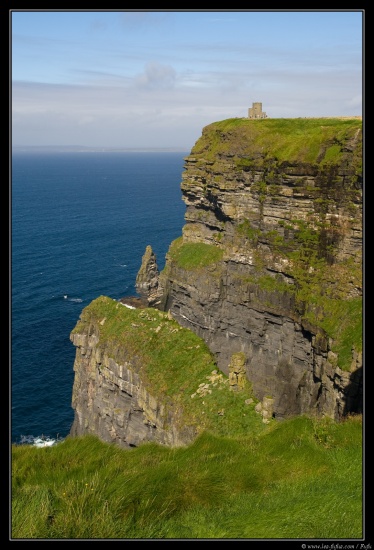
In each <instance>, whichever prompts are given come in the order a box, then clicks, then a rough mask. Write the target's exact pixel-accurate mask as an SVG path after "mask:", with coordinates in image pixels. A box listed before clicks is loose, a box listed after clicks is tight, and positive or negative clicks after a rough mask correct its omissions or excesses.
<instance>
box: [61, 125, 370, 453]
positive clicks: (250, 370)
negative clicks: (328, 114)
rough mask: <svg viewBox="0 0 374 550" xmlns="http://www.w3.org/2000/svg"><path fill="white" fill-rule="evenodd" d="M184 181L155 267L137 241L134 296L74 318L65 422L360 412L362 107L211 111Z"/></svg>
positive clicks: (178, 434) (195, 427)
mask: <svg viewBox="0 0 374 550" xmlns="http://www.w3.org/2000/svg"><path fill="white" fill-rule="evenodd" d="M181 189H182V197H183V200H184V202H185V204H186V214H185V222H186V223H185V225H184V227H183V230H182V236H181V237H179V238H178V239H176V240H175V241H174V242H172V243H171V245H170V248H169V250H168V253H167V255H166V263H165V267H164V269H163V270H162V271H161V273H160V272H159V270H158V268H157V263H156V257H155V255H154V253H153V251H152V248H151V246H150V245H149V246H147V249H146V251H145V254H144V256H143V260H142V263H141V267H140V270H139V273H138V276H137V278H136V289H137V292H138V295H139V297H138V298H134V299H133V300H130V299H128V300H127V299H124V300H123V303H121V302H115V301H113V300H110V299H109V298H106V297H100V298H98V299H97V300H95V301H94V302H92V303H91V304H90V305H89V306H88V307H87V308H85V310H83V312H82V315H81V318H80V320H79V322H78V323H77V326H76V327H75V329H74V330H73V331H72V334H71V340H72V342H73V344H74V345H75V346H76V347H77V351H76V359H75V363H74V370H75V379H74V388H73V401H72V406H73V408H74V410H75V419H74V423H73V426H72V429H71V434H72V435H83V434H85V433H94V434H96V435H98V436H99V437H101V438H102V439H104V440H105V441H113V442H116V443H118V444H119V445H122V446H125V447H126V446H127V447H128V446H137V445H139V444H140V443H142V442H146V441H157V442H159V443H162V444H165V445H170V446H178V445H184V444H188V443H189V442H191V441H192V440H193V439H194V438H195V437H196V435H197V434H198V433H200V432H201V431H202V430H205V429H210V430H212V431H215V432H216V433H225V434H229V433H232V432H233V431H234V432H235V433H238V432H237V431H236V428H234V426H235V425H236V424H235V423H238V422H239V425H240V429H241V430H244V431H245V430H250V429H253V426H254V425H255V424H256V421H253V418H254V417H256V413H261V415H257V417H258V418H260V417H262V423H267V422H269V420H270V419H271V418H275V419H282V418H286V417H289V416H292V415H297V414H303V413H307V414H316V415H326V416H329V417H331V418H333V419H335V420H340V419H341V418H343V417H344V416H345V415H347V414H350V413H360V412H362V371H363V363H362V121H361V120H360V119H358V118H356V119H354V118H353V119H334V118H324V119H261V120H249V119H229V120H224V121H221V122H216V123H214V124H211V125H209V126H207V127H205V128H204V129H203V132H202V136H201V138H200V139H198V140H197V142H196V144H195V146H194V147H193V148H192V151H191V154H190V155H189V156H188V157H186V158H185V167H184V171H183V174H182V183H181ZM126 303H127V307H126ZM252 409H253V411H252ZM252 412H253V413H254V417H253V415H252ZM257 417H256V418H257ZM253 422H255V424H253ZM260 425H262V424H261V420H260ZM256 426H257V427H256V429H259V426H258V425H256Z"/></svg>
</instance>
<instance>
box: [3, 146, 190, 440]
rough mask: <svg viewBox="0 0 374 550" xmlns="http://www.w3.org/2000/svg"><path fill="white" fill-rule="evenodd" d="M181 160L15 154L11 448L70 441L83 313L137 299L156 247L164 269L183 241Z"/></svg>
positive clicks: (140, 155)
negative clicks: (77, 330) (96, 304)
mask: <svg viewBox="0 0 374 550" xmlns="http://www.w3.org/2000/svg"><path fill="white" fill-rule="evenodd" d="M187 154H188V152H184V153H181V152H179V153H176V152H169V153H167V152H162V153H130V152H101V153H98V152H53V153H52V152H14V153H13V156H12V167H11V218H10V219H11V354H10V371H11V378H10V380H11V415H10V417H11V440H12V443H22V442H25V441H26V442H30V441H33V440H34V439H35V438H37V437H43V438H52V439H63V438H64V437H66V436H67V435H68V433H69V431H70V428H71V424H72V422H73V418H74V411H73V409H72V408H71V397H72V388H73V381H74V372H73V364H74V358H75V351H76V350H75V347H74V346H73V344H72V343H71V342H70V339H69V335H70V332H71V331H72V329H73V328H74V327H75V325H76V323H77V321H78V318H79V315H80V313H81V311H82V309H83V308H84V307H85V306H87V305H88V304H89V303H90V302H91V301H92V300H93V299H95V298H97V297H98V296H101V295H105V296H109V297H111V298H113V299H120V298H122V297H125V296H134V295H136V291H135V279H136V274H137V272H138V270H139V268H140V265H141V260H142V256H143V254H144V251H145V248H146V246H147V245H148V244H150V245H151V246H152V248H153V250H154V252H155V254H156V258H157V263H158V267H159V269H160V270H161V269H162V268H163V267H164V265H165V254H166V252H167V250H168V247H169V245H170V243H171V242H172V241H173V240H174V239H176V238H177V237H179V236H180V235H181V234H182V227H183V224H184V214H185V205H184V203H183V201H182V194H181V190H180V182H181V175H182V172H183V165H184V162H183V158H184V157H185V156H186V155H187Z"/></svg>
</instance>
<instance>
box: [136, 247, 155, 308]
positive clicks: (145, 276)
mask: <svg viewBox="0 0 374 550" xmlns="http://www.w3.org/2000/svg"><path fill="white" fill-rule="evenodd" d="M159 275H160V273H159V270H158V267H157V262H156V256H155V254H154V252H153V250H152V247H151V246H150V245H148V246H147V247H146V250H145V253H144V256H143V258H142V264H141V267H140V269H139V271H138V274H137V277H136V284H135V287H136V291H137V293H138V294H139V296H140V298H141V300H142V302H143V304H144V305H145V306H146V307H157V306H159V305H160V298H161V296H162V288H161V286H160V278H159Z"/></svg>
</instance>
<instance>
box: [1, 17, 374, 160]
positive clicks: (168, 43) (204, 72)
mask: <svg viewBox="0 0 374 550" xmlns="http://www.w3.org/2000/svg"><path fill="white" fill-rule="evenodd" d="M10 19H11V41H12V50H11V67H12V143H13V145H14V146H17V145H18V146H25V145H40V146H44V145H55V146H59V145H61V146H67V145H82V146H88V147H124V148H155V147H156V148H157V147H161V148H165V147H173V148H179V149H181V150H185V151H189V150H190V149H191V147H192V146H193V145H194V143H195V142H196V141H197V139H198V138H199V137H200V135H201V131H202V128H203V127H204V126H206V125H207V124H210V123H212V122H215V121H218V120H224V119H227V118H232V117H246V116H247V115H248V108H249V107H251V106H252V102H255V101H260V102H262V104H263V110H264V111H266V113H267V114H268V116H271V117H274V118H287V117H291V118H294V117H309V116H310V117H316V116H357V115H362V99H363V98H362V93H363V92H362V80H363V25H364V14H363V11H362V10H357V11H354V10H349V11H338V10H330V11H327V10H326V11H322V10H319V11H310V10H308V11H287V10H283V11H272V10H264V11H238V10H234V11H227V10H226V11H219V10H215V11H208V10H203V11H202V10H201V11H197V10H194V11H190V12H189V11H178V10H177V11H166V10H163V11H149V10H142V11H137V12H135V11H84V10H80V11H74V10H68V11H62V10H51V11H27V10H13V11H11V12H10Z"/></svg>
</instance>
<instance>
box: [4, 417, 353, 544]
mask: <svg viewBox="0 0 374 550" xmlns="http://www.w3.org/2000/svg"><path fill="white" fill-rule="evenodd" d="M361 432H362V421H361V417H358V416H357V417H350V418H348V419H347V420H346V421H344V422H341V423H339V424H336V423H334V422H332V421H326V420H317V419H310V418H307V417H298V418H295V419H291V420H287V421H283V422H282V423H272V424H271V426H269V427H268V428H267V429H266V430H265V431H263V432H262V433H258V434H251V435H248V436H243V437H240V438H230V437H223V436H216V435H213V434H209V433H205V434H202V435H201V436H200V437H199V438H198V439H197V440H196V441H195V442H194V443H193V444H192V445H190V446H188V447H183V448H178V449H170V448H166V447H161V446H159V445H156V444H144V445H142V446H140V447H139V448H136V449H132V450H122V449H119V448H118V447H116V446H113V445H110V444H106V443H103V442H101V441H100V440H99V439H98V438H96V437H94V436H84V437H78V438H67V439H66V440H65V441H63V442H62V443H59V444H58V445H56V446H55V447H49V448H42V449H38V448H35V447H30V446H13V447H12V538H13V539H18V538H24V539H36V538H47V539H67V538H72V539H79V538H89V539H100V538H109V539H134V538H140V539H143V538H144V539H157V538H160V539H164V538H176V539H179V538H180V539H193V538H198V539H199V538H218V539H219V538H224V539H225V538H260V539H262V538H263V539H272V538H303V539H305V538H335V539H339V538H360V537H361V536H362V433H361Z"/></svg>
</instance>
